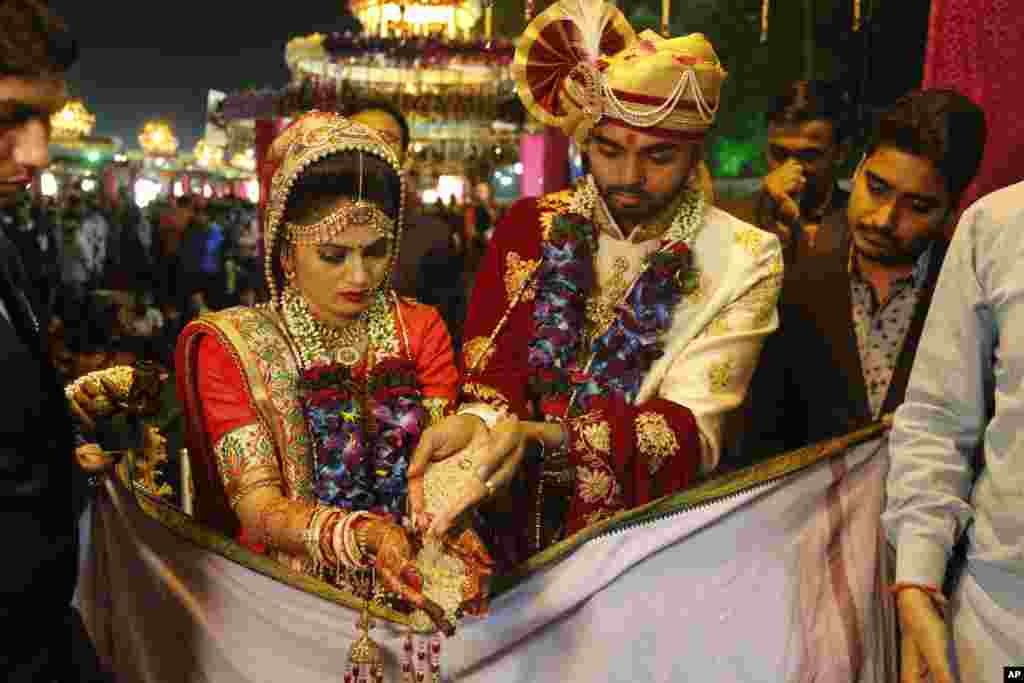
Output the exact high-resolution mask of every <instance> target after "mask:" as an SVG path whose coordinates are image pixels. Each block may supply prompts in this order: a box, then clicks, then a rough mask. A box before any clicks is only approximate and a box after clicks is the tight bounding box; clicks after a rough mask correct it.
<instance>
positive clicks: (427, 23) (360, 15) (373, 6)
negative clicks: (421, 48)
mask: <svg viewBox="0 0 1024 683" xmlns="http://www.w3.org/2000/svg"><path fill="white" fill-rule="evenodd" d="M349 7H350V9H351V12H352V14H353V15H355V16H356V18H357V19H359V21H361V22H362V24H363V26H365V27H366V28H367V32H368V33H371V34H376V35H380V36H404V35H411V36H426V35H435V34H439V33H440V34H444V35H446V36H448V37H449V38H455V37H457V36H460V35H464V34H465V33H467V32H468V31H469V30H470V29H472V28H473V27H474V26H475V25H476V23H477V22H478V21H479V20H480V17H481V16H483V7H482V4H481V2H480V0H416V1H415V2H383V1H382V0H352V2H350V3H349Z"/></svg>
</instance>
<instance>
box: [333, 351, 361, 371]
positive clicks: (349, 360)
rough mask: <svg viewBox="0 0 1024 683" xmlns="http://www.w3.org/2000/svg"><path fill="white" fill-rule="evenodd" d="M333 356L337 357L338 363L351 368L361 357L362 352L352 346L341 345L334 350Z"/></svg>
mask: <svg viewBox="0 0 1024 683" xmlns="http://www.w3.org/2000/svg"><path fill="white" fill-rule="evenodd" d="M335 357H336V358H337V359H338V362H339V363H341V364H342V365H344V366H345V367H347V368H351V367H355V366H356V365H358V364H359V359H360V358H361V357H362V354H361V353H359V349H357V348H355V347H354V346H343V347H342V348H340V349H338V350H337V351H335Z"/></svg>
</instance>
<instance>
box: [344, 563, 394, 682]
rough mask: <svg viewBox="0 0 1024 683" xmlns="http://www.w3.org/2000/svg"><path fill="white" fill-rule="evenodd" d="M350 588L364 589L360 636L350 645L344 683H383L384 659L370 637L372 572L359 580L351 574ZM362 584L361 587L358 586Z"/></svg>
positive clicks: (373, 582)
mask: <svg viewBox="0 0 1024 683" xmlns="http://www.w3.org/2000/svg"><path fill="white" fill-rule="evenodd" d="M352 579H353V580H352V581H351V582H350V583H351V585H352V587H353V588H355V589H356V590H357V591H358V590H359V589H361V588H365V589H366V591H365V593H363V613H362V614H361V615H359V623H358V628H359V630H360V632H361V635H360V636H359V637H358V638H357V639H356V642H354V643H352V648H351V649H350V650H349V651H348V666H347V667H346V668H345V679H344V681H345V683H384V657H383V655H382V654H381V650H380V645H378V644H377V643H376V642H374V640H373V638H371V637H370V630H371V629H372V628H373V627H374V624H373V619H371V618H370V600H371V599H373V587H374V584H375V583H376V581H375V580H374V579H375V577H374V575H373V572H371V573H370V576H369V578H368V579H363V580H360V579H359V578H358V577H356V576H355V575H354V573H353V576H352ZM360 584H362V585H360Z"/></svg>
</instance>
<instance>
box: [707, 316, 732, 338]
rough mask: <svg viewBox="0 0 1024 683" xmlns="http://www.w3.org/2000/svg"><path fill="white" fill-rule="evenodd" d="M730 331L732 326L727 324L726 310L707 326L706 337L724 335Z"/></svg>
mask: <svg viewBox="0 0 1024 683" xmlns="http://www.w3.org/2000/svg"><path fill="white" fill-rule="evenodd" d="M730 332H732V326H731V325H730V324H729V316H728V315H726V311H722V312H721V313H720V314H719V315H718V316H717V317H716V318H715V319H714V320H712V321H711V323H710V324H709V325H708V328H707V335H706V336H708V337H724V336H725V335H727V334H729V333H730Z"/></svg>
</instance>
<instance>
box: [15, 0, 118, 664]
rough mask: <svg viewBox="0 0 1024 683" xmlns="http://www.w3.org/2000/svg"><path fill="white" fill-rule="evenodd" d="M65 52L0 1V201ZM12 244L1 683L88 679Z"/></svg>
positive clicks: (81, 500) (66, 465)
mask: <svg viewBox="0 0 1024 683" xmlns="http://www.w3.org/2000/svg"><path fill="white" fill-rule="evenodd" d="M75 56H76V47H75V43H74V41H73V40H72V39H71V37H70V35H69V33H68V31H67V28H66V26H65V25H64V24H63V22H61V21H60V19H59V18H57V17H56V16H54V15H53V14H52V13H51V12H50V11H49V10H48V8H47V7H46V5H45V4H43V3H42V2H41V1H40V0H5V1H4V2H3V3H0V203H3V204H4V205H10V204H11V203H14V202H17V201H18V199H19V196H20V195H21V194H22V193H24V192H25V191H26V189H27V187H28V186H29V185H30V184H31V182H32V180H33V178H34V177H35V175H36V174H37V173H39V172H40V171H41V170H42V169H44V168H45V167H46V166H47V165H48V163H49V158H48V152H47V150H48V143H49V118H50V115H51V114H52V113H53V112H54V111H56V110H58V109H59V108H60V107H61V106H62V105H63V104H64V101H65V86H64V76H63V74H64V72H65V71H66V70H67V68H68V67H69V66H70V65H71V64H72V63H73V61H74V59H75ZM38 294H39V293H38V292H35V291H33V288H32V287H31V283H30V281H29V279H28V278H27V276H26V273H25V269H24V267H23V265H22V263H21V259H20V257H19V254H18V252H17V249H16V248H15V246H14V245H13V244H12V243H11V242H10V241H9V240H8V239H7V238H6V237H5V236H4V235H3V234H2V233H0V377H2V378H3V392H4V397H3V401H2V402H0V405H2V410H0V529H2V530H3V533H2V534H0V539H2V540H0V543H2V544H3V552H4V571H3V580H2V581H0V624H3V625H4V629H3V636H2V637H0V672H3V674H4V680H5V681H8V682H11V683H23V682H25V683H27V682H29V681H31V682H33V683H35V682H37V681H42V682H45V683H50V682H51V681H60V682H64V681H90V682H91V681H98V680H103V679H101V678H100V677H99V674H98V667H97V662H96V656H95V652H94V651H93V649H92V646H91V643H90V641H89V639H88V636H87V635H86V633H85V631H84V629H83V627H82V622H81V618H80V617H79V615H78V612H77V611H75V610H74V609H73V608H72V607H71V606H70V603H71V597H72V593H73V591H74V587H75V583H76V579H77V573H78V572H77V570H78V533H77V524H76V523H77V520H78V517H79V515H80V513H81V511H82V508H83V507H84V504H85V501H86V497H87V490H88V489H87V483H86V473H85V472H84V471H82V470H81V469H80V468H78V467H77V466H76V465H75V464H73V458H72V453H73V436H72V424H71V419H70V416H69V413H68V406H67V402H66V399H65V397H64V391H63V389H62V387H61V386H60V384H59V382H58V381H57V378H56V373H55V371H54V369H53V366H52V365H51V364H50V362H49V359H48V355H47V351H46V334H47V320H46V319H45V317H44V316H43V314H42V311H43V310H44V307H43V306H42V305H41V304H42V303H43V302H41V301H39V300H38V296H37V295H38Z"/></svg>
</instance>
